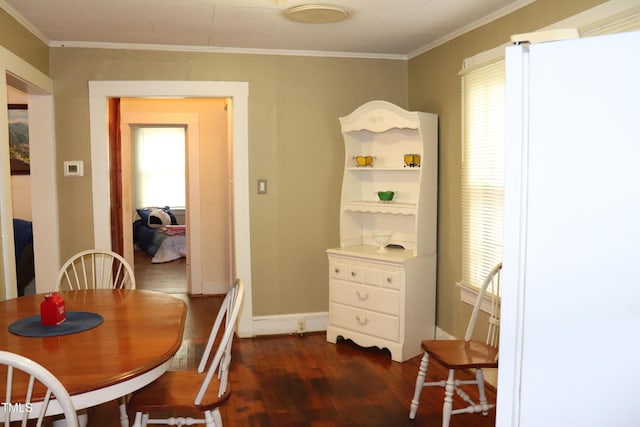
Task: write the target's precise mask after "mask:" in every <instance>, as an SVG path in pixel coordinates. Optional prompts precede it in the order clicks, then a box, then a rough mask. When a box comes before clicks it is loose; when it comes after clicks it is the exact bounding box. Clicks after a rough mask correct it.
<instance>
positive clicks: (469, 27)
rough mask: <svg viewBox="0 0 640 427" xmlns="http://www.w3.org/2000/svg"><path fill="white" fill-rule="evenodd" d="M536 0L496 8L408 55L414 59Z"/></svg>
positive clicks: (522, 0) (521, 1)
mask: <svg viewBox="0 0 640 427" xmlns="http://www.w3.org/2000/svg"><path fill="white" fill-rule="evenodd" d="M535 1H536V0H520V1H517V2H514V3H511V4H510V5H508V6H505V7H503V8H502V9H499V10H496V11H495V12H493V13H490V14H489V15H486V16H484V17H483V18H480V19H478V20H477V21H474V22H472V23H470V24H468V25H465V26H464V27H461V28H459V29H457V30H456V31H454V32H452V33H449V34H447V35H446V36H444V37H441V38H439V39H438V40H436V41H434V42H433V43H429V44H426V45H424V46H423V47H421V48H420V49H417V50H414V51H413V52H410V53H409V54H408V55H407V58H408V59H413V58H415V57H416V56H418V55H422V54H423V53H425V52H428V51H430V50H431V49H435V48H436V47H438V46H441V45H443V44H445V43H447V42H449V41H451V40H453V39H455V38H457V37H460V36H461V35H463V34H465V33H468V32H469V31H473V30H475V29H477V28H480V27H482V26H483V25H487V24H489V23H491V22H493V21H495V20H497V19H500V18H502V17H504V16H507V15H509V14H510V13H513V12H515V11H516V10H518V9H522V8H523V7H525V6H528V5H529V4H531V3H534V2H535Z"/></svg>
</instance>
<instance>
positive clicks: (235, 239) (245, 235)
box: [89, 81, 253, 337]
mask: <svg viewBox="0 0 640 427" xmlns="http://www.w3.org/2000/svg"><path fill="white" fill-rule="evenodd" d="M248 87H249V86H248V83H246V82H214V81H199V82H195V81H91V82H89V104H90V121H91V164H92V193H93V194H94V195H98V194H106V195H109V194H110V192H111V187H110V184H109V162H108V159H109V143H108V135H109V132H108V123H107V121H106V120H105V117H108V113H107V106H108V102H109V99H110V98H114V97H116V98H118V97H120V98H123V97H132V98H149V99H158V98H180V99H202V98H203V97H207V98H227V99H228V100H229V102H230V103H231V104H232V108H230V114H229V119H228V121H229V123H228V131H229V134H230V135H231V138H230V141H231V147H230V156H229V158H230V163H231V167H230V170H231V177H232V180H231V187H232V188H231V191H230V198H231V201H230V204H231V206H232V209H231V212H232V216H233V217H232V219H231V223H232V232H231V233H230V244H231V247H232V254H233V256H232V260H231V269H230V279H231V278H232V277H240V278H242V279H243V280H244V282H245V298H244V301H243V303H242V306H241V312H240V317H239V321H238V331H237V332H238V335H239V336H240V337H249V336H252V335H253V304H252V301H251V298H252V296H251V247H250V226H249V161H248V154H249V153H248ZM188 140H189V136H187V141H188ZM189 156H191V154H189ZM189 169H191V167H189ZM195 201H197V200H194V202H195ZM190 206H191V205H190ZM190 210H193V208H191V207H190ZM109 213H110V200H109V197H94V199H93V224H94V242H95V246H96V247H97V248H107V249H109V248H111V233H110V229H111V226H110V225H111V224H110V218H109ZM193 244H194V242H193V240H192V241H191V242H189V244H188V245H189V246H192V245H193ZM196 254H198V252H194V253H193V254H192V255H196ZM191 258H193V256H192V257H191ZM230 283H231V280H229V283H228V284H230ZM226 289H228V287H227V288H225V289H209V288H207V289H204V291H205V292H206V293H221V292H224V291H226Z"/></svg>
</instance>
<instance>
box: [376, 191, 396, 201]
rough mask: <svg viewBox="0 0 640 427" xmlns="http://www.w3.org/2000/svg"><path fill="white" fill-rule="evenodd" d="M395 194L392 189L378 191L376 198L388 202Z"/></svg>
mask: <svg viewBox="0 0 640 427" xmlns="http://www.w3.org/2000/svg"><path fill="white" fill-rule="evenodd" d="M395 194H396V193H395V192H394V191H378V198H379V199H380V201H381V202H390V201H392V200H393V196H395Z"/></svg>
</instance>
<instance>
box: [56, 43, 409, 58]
mask: <svg viewBox="0 0 640 427" xmlns="http://www.w3.org/2000/svg"><path fill="white" fill-rule="evenodd" d="M49 46H50V47H67V48H85V49H124V50H127V49H128V50H156V51H169V52H202V53H235V54H245V55H281V56H317V57H328V58H331V57H333V58H362V59H390V60H405V61H406V60H407V59H408V58H407V56H406V55H399V54H383V53H367V52H329V51H315V50H289V49H253V48H240V47H223V46H191V45H167V44H144V43H106V42H82V41H52V42H50V43H49Z"/></svg>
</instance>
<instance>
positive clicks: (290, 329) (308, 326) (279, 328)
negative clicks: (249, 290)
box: [253, 311, 329, 336]
mask: <svg viewBox="0 0 640 427" xmlns="http://www.w3.org/2000/svg"><path fill="white" fill-rule="evenodd" d="M301 320H302V321H304V324H305V328H304V329H305V332H320V331H326V330H327V325H328V323H329V312H326V311H323V312H317V313H296V314H282V315H274V316H255V317H254V318H253V333H254V335H256V336H258V335H281V334H295V333H298V322H299V321H301Z"/></svg>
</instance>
